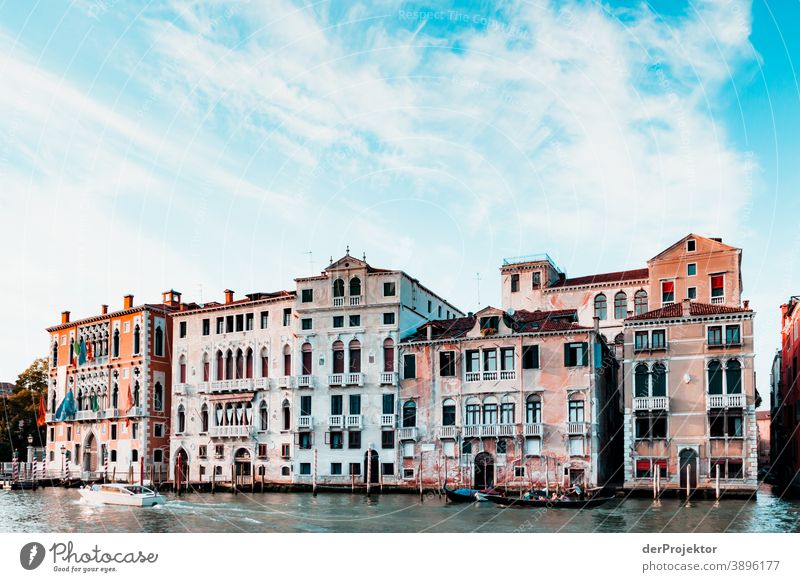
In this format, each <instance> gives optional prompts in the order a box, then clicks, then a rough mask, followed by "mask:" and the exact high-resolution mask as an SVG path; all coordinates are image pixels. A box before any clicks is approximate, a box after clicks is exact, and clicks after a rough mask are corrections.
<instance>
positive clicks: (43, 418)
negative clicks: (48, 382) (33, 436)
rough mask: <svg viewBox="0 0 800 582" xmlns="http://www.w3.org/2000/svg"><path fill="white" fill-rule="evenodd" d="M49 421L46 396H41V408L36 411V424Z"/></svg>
mask: <svg viewBox="0 0 800 582" xmlns="http://www.w3.org/2000/svg"><path fill="white" fill-rule="evenodd" d="M46 423H47V408H45V405H44V396H39V410H38V412H37V413H36V426H44V425H45V424H46Z"/></svg>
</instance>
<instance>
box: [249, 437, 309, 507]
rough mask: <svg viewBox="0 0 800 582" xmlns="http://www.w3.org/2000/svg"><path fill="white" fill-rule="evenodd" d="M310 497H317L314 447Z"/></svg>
mask: <svg viewBox="0 0 800 582" xmlns="http://www.w3.org/2000/svg"><path fill="white" fill-rule="evenodd" d="M311 479H312V480H311V495H312V496H314V497H316V496H317V447H314V474H313V476H312V477H311ZM262 489H263V488H262Z"/></svg>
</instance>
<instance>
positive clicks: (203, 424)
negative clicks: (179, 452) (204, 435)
mask: <svg viewBox="0 0 800 582" xmlns="http://www.w3.org/2000/svg"><path fill="white" fill-rule="evenodd" d="M200 432H208V404H205V403H203V406H202V407H201V408H200Z"/></svg>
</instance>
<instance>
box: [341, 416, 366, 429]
mask: <svg viewBox="0 0 800 582" xmlns="http://www.w3.org/2000/svg"><path fill="white" fill-rule="evenodd" d="M345 426H346V427H347V428H348V429H351V428H352V429H357V430H361V429H362V428H364V417H363V416H362V415H360V414H348V415H347V416H346V417H345Z"/></svg>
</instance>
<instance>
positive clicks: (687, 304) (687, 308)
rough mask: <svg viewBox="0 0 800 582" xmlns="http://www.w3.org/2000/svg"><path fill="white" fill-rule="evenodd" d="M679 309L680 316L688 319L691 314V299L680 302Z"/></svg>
mask: <svg viewBox="0 0 800 582" xmlns="http://www.w3.org/2000/svg"><path fill="white" fill-rule="evenodd" d="M681 307H682V308H683V313H682V315H683V316H684V317H689V316H690V315H691V314H692V300H691V299H684V300H683V301H682V302H681Z"/></svg>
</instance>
